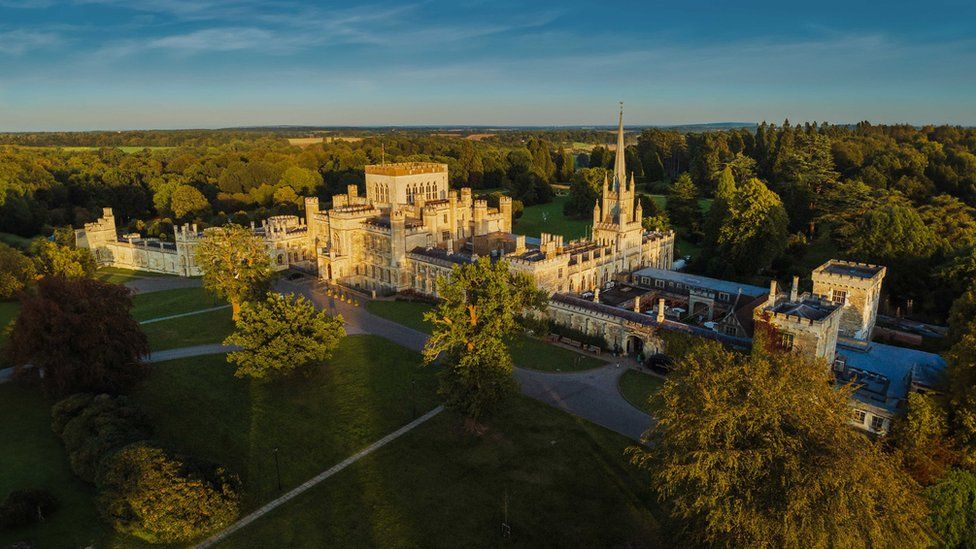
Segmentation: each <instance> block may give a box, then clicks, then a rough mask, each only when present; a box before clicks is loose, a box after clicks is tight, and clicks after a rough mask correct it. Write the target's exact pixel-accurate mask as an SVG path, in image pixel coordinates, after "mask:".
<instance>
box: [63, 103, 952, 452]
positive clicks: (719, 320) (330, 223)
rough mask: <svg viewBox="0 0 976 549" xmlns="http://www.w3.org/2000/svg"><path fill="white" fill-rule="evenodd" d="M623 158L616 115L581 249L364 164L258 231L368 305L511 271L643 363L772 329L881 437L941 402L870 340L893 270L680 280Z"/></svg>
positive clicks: (110, 231)
mask: <svg viewBox="0 0 976 549" xmlns="http://www.w3.org/2000/svg"><path fill="white" fill-rule="evenodd" d="M624 150H625V148H624V132H623V113H622V112H621V114H620V119H619V123H618V129H617V147H616V158H615V163H614V170H613V176H612V178H611V177H608V178H606V179H605V180H604V183H603V189H602V193H601V197H600V199H599V200H598V201H597V203H596V204H594V208H593V227H592V232H591V234H590V236H589V238H585V239H580V240H575V241H569V242H566V241H564V239H563V237H562V236H559V235H554V234H546V233H543V234H542V235H541V237H540V238H539V239H537V240H536V239H530V238H526V237H525V236H524V235H519V234H515V233H514V232H513V227H512V200H511V198H509V197H505V196H503V197H501V198H500V199H499V203H498V205H497V207H490V206H489V204H488V202H487V201H485V200H482V199H478V198H476V197H475V196H474V194H473V192H472V190H471V189H469V188H462V189H460V190H453V189H450V188H449V186H448V171H447V169H448V168H447V165H446V164H438V163H422V162H408V163H394V164H386V163H383V164H378V165H371V166H366V167H365V181H366V185H365V194H360V192H359V187H358V186H356V185H350V186H349V187H348V189H347V192H346V193H344V194H339V195H335V196H333V197H332V202H331V205H330V206H328V207H327V208H326V209H322V208H320V205H319V200H318V198H306V199H305V218H304V219H301V218H299V217H298V216H276V217H271V218H269V219H267V220H265V221H264V222H262V223H260V224H259V225H253V224H252V227H251V228H252V230H253V231H254V233H255V234H256V235H258V236H260V237H261V238H262V239H263V240H264V242H265V244H266V246H267V249H268V253H269V255H270V256H271V258H272V262H273V264H274V265H275V266H276V268H278V269H286V268H297V269H301V270H304V271H306V272H314V273H317V276H318V277H319V278H320V279H321V280H323V281H326V282H328V283H330V284H337V285H342V286H345V287H349V288H356V289H359V290H361V291H366V292H369V293H372V294H393V293H397V292H404V291H411V292H415V293H419V294H425V295H430V296H436V295H437V280H438V277H440V276H442V275H443V276H448V277H449V276H450V275H451V272H452V269H453V268H454V267H455V266H456V265H458V264H465V263H470V262H472V261H474V260H475V259H477V258H478V257H484V256H488V257H491V258H495V259H502V258H503V259H505V260H506V261H507V262H508V263H509V265H510V267H511V269H513V270H515V271H517V272H520V273H524V274H526V275H527V276H529V277H530V278H532V279H533V280H534V281H535V282H536V283H537V285H538V286H539V287H541V288H543V289H545V290H547V291H548V292H549V294H550V296H551V298H550V302H549V306H548V316H549V318H550V319H551V320H552V321H554V322H555V323H556V324H558V325H561V326H564V327H566V328H570V329H571V331H573V332H574V333H577V334H585V335H587V336H593V337H597V338H599V339H600V340H602V341H603V342H604V347H609V348H611V349H616V350H619V351H621V352H626V353H628V354H633V355H640V356H648V355H650V354H653V353H661V352H664V351H666V350H667V349H666V344H665V342H666V341H667V334H668V333H682V334H688V335H692V336H698V337H705V338H711V339H717V340H719V341H721V342H722V343H724V344H726V345H729V346H732V347H737V348H740V349H748V348H749V347H750V346H751V343H752V337H753V334H754V331H755V329H756V326H757V325H760V324H766V325H769V326H771V327H773V328H775V333H776V334H778V336H777V337H779V338H780V341H779V343H780V344H781V345H782V346H784V347H786V348H788V349H791V350H793V351H795V352H801V353H805V354H810V355H813V356H816V357H818V358H821V359H823V360H824V361H825V362H826V363H827V364H831V365H832V366H831V367H832V369H833V373H834V376H835V378H836V379H837V380H838V381H839V382H854V383H856V384H857V386H858V390H857V391H856V393H855V395H854V399H853V400H852V403H851V404H852V408H853V410H854V412H853V414H854V415H853V418H852V420H851V422H852V424H854V425H855V426H857V427H858V428H861V429H864V430H867V431H870V432H874V433H884V432H886V431H887V430H888V429H889V427H890V424H891V421H892V419H893V418H894V417H895V416H896V415H897V414H898V413H899V411H900V410H901V409H902V408H903V406H904V402H905V399H906V398H907V395H908V393H909V392H910V391H928V390H932V387H933V386H934V385H935V382H934V381H933V380H934V379H935V378H936V377H937V375H938V372H939V371H940V370H941V369H942V368H944V362H943V361H942V359H941V358H939V357H938V356H937V355H933V354H931V353H925V352H921V351H915V350H912V349H905V348H901V347H893V346H890V345H883V344H880V343H875V342H873V341H871V337H872V333H873V331H874V325H875V320H876V317H877V309H878V303H879V299H880V294H881V284H882V280H883V279H884V276H885V268H884V267H880V266H874V265H865V264H860V263H850V262H844V261H837V260H830V261H828V262H826V263H825V264H823V265H822V266H820V267H818V268H817V269H816V270H814V271H813V273H812V274H811V278H812V282H813V288H812V291H811V292H806V293H802V294H801V293H800V292H799V281H798V280H797V279H794V281H793V285H792V287H791V288H790V290H789V292H781V291H779V289H778V288H777V286H776V283H775V282H773V283H772V285H771V287H770V288H763V287H757V286H750V285H746V284H740V283H736V282H731V281H724V280H717V279H712V278H708V277H704V276H698V275H690V274H686V273H682V272H679V271H675V270H672V264H673V256H674V240H675V235H674V233H673V232H670V231H669V232H656V231H647V230H645V229H644V228H643V227H642V224H641V221H642V217H643V213H642V211H641V206H640V203H639V201H637V199H636V198H637V196H636V189H635V184H634V179H633V176H632V175H631V176H630V177H628V174H627V170H626V165H625V159H624ZM204 234H205V231H200V230H198V228H197V227H196V226H195V225H183V226H181V227H177V228H176V229H175V235H174V241H173V242H161V241H159V240H158V239H144V238H142V237H141V236H140V235H139V234H126V235H122V236H121V237H120V236H119V235H118V232H117V228H116V224H115V218H114V216H113V213H112V210H111V209H110V208H106V209H105V211H104V213H103V215H102V217H101V218H99V219H98V220H97V221H95V222H93V223H88V224H86V225H85V227H84V229H80V230H78V231H76V240H77V244H78V245H79V246H80V247H85V248H89V249H91V251H92V253H93V255H94V257H95V258H96V260H97V262H98V263H99V264H100V265H106V266H115V267H123V268H129V269H139V270H146V271H153V272H160V273H169V274H176V275H181V276H198V275H200V274H201V272H200V268H199V266H197V264H196V262H195V259H194V249H195V247H196V245H197V242H198V241H199V239H200V238H202V237H203V236H204Z"/></svg>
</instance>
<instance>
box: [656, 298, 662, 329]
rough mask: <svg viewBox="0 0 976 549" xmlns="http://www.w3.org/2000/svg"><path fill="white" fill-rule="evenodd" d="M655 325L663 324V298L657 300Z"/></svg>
mask: <svg viewBox="0 0 976 549" xmlns="http://www.w3.org/2000/svg"><path fill="white" fill-rule="evenodd" d="M657 323H658V324H663V323H664V298H663V297H662V298H659V299H658V300H657Z"/></svg>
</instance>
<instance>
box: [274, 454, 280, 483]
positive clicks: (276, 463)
mask: <svg viewBox="0 0 976 549" xmlns="http://www.w3.org/2000/svg"><path fill="white" fill-rule="evenodd" d="M274 458H275V476H276V477H277V478H278V491H279V492H280V491H281V466H280V465H279V464H278V447H277V446H275V449H274Z"/></svg>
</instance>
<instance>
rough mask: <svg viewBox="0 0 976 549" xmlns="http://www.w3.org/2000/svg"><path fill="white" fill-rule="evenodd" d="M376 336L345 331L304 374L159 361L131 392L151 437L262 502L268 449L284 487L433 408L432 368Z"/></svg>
mask: <svg viewBox="0 0 976 549" xmlns="http://www.w3.org/2000/svg"><path fill="white" fill-rule="evenodd" d="M420 364H421V357H420V354H419V353H415V352H412V351H409V350H407V349H404V348H403V347H399V346H397V345H396V344H394V343H392V342H390V341H388V340H386V339H382V338H379V337H376V336H349V337H346V338H344V339H343V340H342V343H341V344H340V346H339V348H338V349H337V350H336V352H335V355H334V356H333V358H332V359H331V360H329V361H328V362H327V364H326V365H325V366H323V367H322V368H320V369H318V370H316V371H315V373H314V374H312V375H311V376H310V377H308V378H303V377H298V378H296V379H289V380H284V381H281V382H273V383H262V382H252V381H248V380H244V379H239V378H236V377H234V373H233V367H232V366H231V365H229V364H227V362H226V360H225V356H224V355H211V356H205V357H196V358H192V359H185V360H176V361H170V362H163V363H159V364H155V365H153V371H152V375H151V376H150V378H149V381H148V382H147V383H146V385H145V387H143V388H142V389H141V390H140V391H138V392H137V393H136V394H135V395H134V398H135V399H136V401H137V402H138V403H139V404H140V405H141V406H142V407H143V408H144V409H145V410H146V411H147V412H148V413H149V414H150V416H151V417H152V419H153V424H154V426H155V430H156V438H158V439H160V440H162V441H165V442H166V443H168V444H174V445H176V446H177V447H178V448H180V449H182V450H184V451H187V452H189V453H190V454H191V455H195V456H199V457H202V458H206V459H210V460H212V461H216V462H219V463H223V464H225V465H226V466H228V467H229V468H230V469H231V470H233V471H235V472H236V473H238V474H239V475H240V476H241V480H242V481H243V482H244V487H245V491H246V494H245V503H246V504H245V506H246V507H247V508H248V509H251V508H254V507H257V506H258V505H260V504H262V503H264V502H266V501H268V500H269V499H272V498H273V497H275V496H276V495H278V492H277V486H276V479H275V469H274V466H275V465H274V453H273V450H274V448H278V449H279V452H278V457H279V461H280V465H281V481H282V487H283V489H284V490H288V489H290V488H293V487H295V486H297V485H298V484H301V483H302V482H305V481H306V480H308V479H309V478H311V477H313V476H315V475H316V474H318V473H319V472H321V471H324V470H325V469H328V468H329V467H331V466H332V465H335V464H336V463H339V462H340V461H342V460H343V459H345V458H346V457H348V456H350V455H352V454H354V453H356V452H357V451H359V450H360V449H362V448H363V447H365V446H367V445H369V444H370V443H372V442H374V441H375V440H377V439H379V438H381V437H382V436H383V435H385V434H387V433H389V432H391V431H394V430H396V429H397V428H399V427H401V426H402V425H404V424H406V423H409V422H410V420H411V419H413V412H414V411H415V410H416V412H417V414H418V415H420V414H423V413H424V412H426V411H427V410H429V409H431V408H433V407H434V406H436V404H437V402H438V399H437V396H436V387H437V380H436V376H435V374H436V372H435V371H434V369H433V368H423V367H421V366H420Z"/></svg>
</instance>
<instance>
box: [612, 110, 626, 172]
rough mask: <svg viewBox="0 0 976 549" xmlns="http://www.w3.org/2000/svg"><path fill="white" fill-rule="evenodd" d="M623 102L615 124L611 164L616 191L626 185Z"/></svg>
mask: <svg viewBox="0 0 976 549" xmlns="http://www.w3.org/2000/svg"><path fill="white" fill-rule="evenodd" d="M624 156H625V155H624V102H623V101H621V102H620V120H619V122H618V123H617V157H616V159H615V160H614V163H613V179H614V182H613V183H614V187H616V188H617V189H618V190H619V189H622V188H623V187H624V185H626V184H627V166H626V165H625V164H624Z"/></svg>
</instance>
